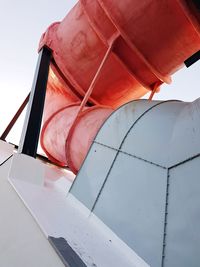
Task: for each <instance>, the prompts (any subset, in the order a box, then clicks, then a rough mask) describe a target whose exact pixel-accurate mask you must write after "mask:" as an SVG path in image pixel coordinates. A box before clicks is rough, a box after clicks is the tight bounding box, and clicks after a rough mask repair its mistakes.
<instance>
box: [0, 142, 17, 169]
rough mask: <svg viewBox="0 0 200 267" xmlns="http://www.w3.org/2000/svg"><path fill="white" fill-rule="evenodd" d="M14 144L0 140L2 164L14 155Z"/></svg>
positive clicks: (0, 162)
mask: <svg viewBox="0 0 200 267" xmlns="http://www.w3.org/2000/svg"><path fill="white" fill-rule="evenodd" d="M13 150H14V146H13V145H11V144H8V143H6V142H5V141H2V140H0V164H2V163H3V162H4V161H5V160H7V159H8V158H9V157H11V156H12V154H13Z"/></svg>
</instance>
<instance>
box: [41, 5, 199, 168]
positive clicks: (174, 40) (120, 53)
mask: <svg viewBox="0 0 200 267" xmlns="http://www.w3.org/2000/svg"><path fill="white" fill-rule="evenodd" d="M192 2H193V1H187V0H168V1H154V0H143V1H137V0H124V1H118V0H80V1H79V2H78V3H77V4H76V5H75V7H74V8H73V9H72V10H71V11H70V13H69V14H68V15H67V16H66V17H65V18H64V19H63V21H61V22H57V23H54V24H52V25H51V26H50V27H49V28H48V30H47V31H46V32H45V33H44V34H43V36H42V38H41V41H40V48H41V47H42V46H44V45H46V46H48V47H49V48H51V49H52V51H53V61H52V64H51V72H50V76H49V81H48V90H47V98H46V103H45V115H44V127H43V130H42V135H41V143H42V147H43V148H44V150H45V152H46V153H47V155H49V157H50V158H51V159H52V160H53V161H55V162H57V163H59V164H61V165H67V164H68V165H69V167H71V169H72V170H73V171H74V172H77V171H78V169H79V168H80V166H81V163H82V161H83V159H84V157H85V155H86V153H87V150H88V148H89V144H90V143H91V141H92V138H93V137H94V135H95V133H96V132H97V131H98V129H99V128H100V126H101V124H102V123H103V121H104V120H105V119H106V118H107V117H108V116H109V114H110V113H111V111H112V109H113V108H116V107H118V106H120V105H122V104H123V103H126V102H127V101H129V100H132V99H137V98H140V97H141V96H143V95H144V94H146V93H147V92H148V90H155V88H156V87H159V85H161V84H162V83H163V82H166V83H170V81H171V75H172V74H173V73H174V72H176V71H177V70H178V69H180V68H181V67H182V66H183V62H184V61H185V60H186V59H187V58H189V57H190V56H191V55H193V54H194V53H195V52H197V51H198V50H200V18H199V11H198V10H197V8H196V7H195V5H194V4H192ZM102 105H103V107H102ZM105 106H106V107H105ZM97 121H98V123H97ZM87 124H88V125H90V126H89V127H87ZM91 125H93V127H92V129H91V132H90V128H91ZM86 133H87V138H86ZM86 139H87V140H86ZM86 144H87V145H86Z"/></svg>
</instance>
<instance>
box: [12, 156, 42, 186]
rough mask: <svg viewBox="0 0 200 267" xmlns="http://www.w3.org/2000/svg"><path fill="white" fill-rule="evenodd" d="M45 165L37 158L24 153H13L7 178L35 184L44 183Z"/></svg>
mask: <svg viewBox="0 0 200 267" xmlns="http://www.w3.org/2000/svg"><path fill="white" fill-rule="evenodd" d="M44 166H45V165H44V164H42V163H41V162H40V161H39V160H36V159H35V158H33V157H30V156H27V155H25V154H18V153H16V154H14V155H13V157H12V163H11V168H10V172H9V178H11V179H20V180H23V181H25V182H27V183H33V184H36V185H41V186H42V185H43V184H44V174H45V167H44Z"/></svg>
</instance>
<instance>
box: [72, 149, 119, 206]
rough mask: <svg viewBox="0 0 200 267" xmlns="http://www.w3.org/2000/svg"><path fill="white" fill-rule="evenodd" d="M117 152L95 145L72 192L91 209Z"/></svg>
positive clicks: (77, 177)
mask: <svg viewBox="0 0 200 267" xmlns="http://www.w3.org/2000/svg"><path fill="white" fill-rule="evenodd" d="M116 153H117V152H116V151H115V150H112V149H109V148H107V147H104V146H101V145H98V144H93V145H92V147H91V149H90V151H89V153H88V155H87V157H86V159H85V162H84V164H83V165H82V167H81V169H80V171H79V173H78V175H77V176H76V179H75V181H74V183H73V185H72V187H71V190H70V192H71V193H72V194H73V195H74V196H75V197H76V198H78V199H79V200H80V201H81V202H82V203H83V204H84V205H85V206H86V207H87V208H89V209H91V208H92V206H93V204H94V202H95V200H96V198H97V196H98V194H99V191H100V189H101V186H102V184H103V183H104V180H105V179H106V176H107V174H108V171H109V168H110V166H111V164H112V162H113V160H114V158H115V155H116Z"/></svg>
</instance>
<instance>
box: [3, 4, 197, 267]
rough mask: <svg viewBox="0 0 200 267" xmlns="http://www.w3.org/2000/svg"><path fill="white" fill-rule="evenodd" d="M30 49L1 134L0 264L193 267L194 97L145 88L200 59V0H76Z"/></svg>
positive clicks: (155, 86) (156, 86) (157, 87)
mask: <svg viewBox="0 0 200 267" xmlns="http://www.w3.org/2000/svg"><path fill="white" fill-rule="evenodd" d="M38 53H39V56H38V63H37V67H36V70H35V77H34V81H33V86H32V89H31V92H30V94H29V95H28V96H27V98H26V99H25V100H24V102H23V103H22V105H21V107H20V108H19V110H18V111H17V113H16V114H15V116H14V118H13V119H12V120H11V122H10V123H9V124H8V127H7V128H6V129H5V131H4V132H3V134H2V135H1V140H0V175H1V180H0V183H1V184H0V196H1V199H0V200H1V201H0V203H1V204H0V210H1V220H0V229H1V245H0V266H5V267H15V266H16V267H18V266H33V267H34V266H38V267H40V266H41V267H45V266H47V267H51V266H52V267H55V266H56V267H57V266H58V267H59V266H67V267H84V266H88V267H89V266H90V267H113V266H115V267H118V266H120V267H121V266H124V267H129V266H130V267H147V266H152V267H179V266H181V267H188V266H192V267H198V266H199V262H200V254H199V246H200V234H199V231H198V229H199V227H198V226H199V219H200V216H199V214H200V207H199V205H198V203H199V200H200V187H199V171H200V167H199V166H200V164H199V161H200V142H199V135H200V123H199V122H200V116H199V114H200V99H197V100H195V101H193V102H182V101H179V100H167V101H156V100H153V97H154V94H155V93H159V90H160V87H161V86H162V84H164V83H167V84H170V83H171V76H172V75H173V74H174V73H175V72H177V71H179V70H180V69H181V68H182V67H183V66H187V67H188V68H189V67H190V66H191V65H193V64H195V63H196V62H197V61H198V60H199V59H200V3H199V1H198V0H191V1H187V0H167V1H153V0H142V1H136V0H124V1H117V0H79V1H78V2H77V4H76V5H75V6H74V8H73V9H72V10H71V11H70V12H69V13H68V14H67V16H66V17H65V18H64V19H63V20H62V21H61V22H56V23H53V24H52V25H50V26H49V28H48V29H47V30H46V32H45V33H43V35H42V37H41V39H40V42H39V48H38ZM147 92H149V93H150V96H149V99H141V98H142V97H143V96H144V95H145V94H146V93H147ZM26 105H27V106H28V107H27V111H26V118H25V121H24V126H23V129H22V134H21V140H20V142H19V144H18V145H13V144H10V143H8V142H6V137H7V135H8V133H9V131H10V130H11V128H12V127H13V125H14V124H15V122H16V120H17V118H18V117H19V116H20V114H21V112H22V110H23V109H24V107H25V106H26ZM41 125H42V128H41ZM39 139H40V143H41V147H42V148H43V151H44V152H45V155H46V156H45V157H44V156H41V155H38V154H37V147H38V142H39Z"/></svg>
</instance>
